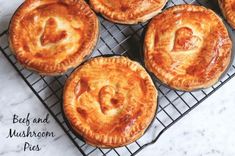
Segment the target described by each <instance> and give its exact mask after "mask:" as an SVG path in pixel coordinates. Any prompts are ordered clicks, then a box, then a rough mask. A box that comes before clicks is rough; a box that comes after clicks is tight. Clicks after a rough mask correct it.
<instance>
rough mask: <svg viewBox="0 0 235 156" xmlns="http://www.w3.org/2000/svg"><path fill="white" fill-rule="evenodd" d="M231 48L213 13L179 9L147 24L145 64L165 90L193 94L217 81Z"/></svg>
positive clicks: (159, 16) (170, 9)
mask: <svg viewBox="0 0 235 156" xmlns="http://www.w3.org/2000/svg"><path fill="white" fill-rule="evenodd" d="M231 48H232V42H231V40H230V38H229V34H228V32H227V29H226V27H225V26H224V24H223V22H222V20H221V19H220V18H219V17H218V16H217V15H216V14H215V13H214V12H213V11H212V10H209V9H206V8H204V7H202V6H195V5H179V6H175V7H172V8H169V9H167V10H166V11H164V12H163V13H161V14H159V15H158V16H156V17H155V18H154V19H153V20H152V21H151V22H150V23H149V25H148V29H147V32H146V36H145V41H144V51H145V52H144V53H145V64H146V67H147V68H148V69H149V70H150V71H151V72H153V73H154V74H155V76H156V77H157V78H158V79H159V80H161V81H162V82H163V83H165V84H167V85H168V86H170V87H172V88H175V89H178V90H185V91H192V90H195V89H200V88H207V87H209V86H211V85H213V84H214V83H215V82H217V81H218V79H219V78H220V76H221V75H222V73H223V72H224V71H225V70H226V68H227V67H228V65H229V62H230V59H231Z"/></svg>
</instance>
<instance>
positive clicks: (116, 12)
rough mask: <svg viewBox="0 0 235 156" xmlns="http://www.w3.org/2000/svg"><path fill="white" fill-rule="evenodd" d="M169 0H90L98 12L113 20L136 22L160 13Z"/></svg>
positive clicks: (122, 22) (127, 22) (117, 21)
mask: <svg viewBox="0 0 235 156" xmlns="http://www.w3.org/2000/svg"><path fill="white" fill-rule="evenodd" d="M166 2H167V0H90V5H91V6H92V8H94V10H95V11H96V12H98V13H101V14H102V15H103V16H104V17H105V18H107V19H108V20H110V21H112V22H116V23H121V24H136V23H140V22H145V21H147V20H149V19H150V18H152V17H153V16H155V15H156V14H158V13H159V12H160V11H161V9H162V8H163V7H164V5H165V4H166Z"/></svg>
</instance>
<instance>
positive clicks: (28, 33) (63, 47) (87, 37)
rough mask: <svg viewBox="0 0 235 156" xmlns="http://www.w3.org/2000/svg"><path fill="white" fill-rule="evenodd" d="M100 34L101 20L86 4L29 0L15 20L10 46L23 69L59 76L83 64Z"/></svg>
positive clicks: (13, 19)
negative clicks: (99, 21)
mask: <svg viewBox="0 0 235 156" xmlns="http://www.w3.org/2000/svg"><path fill="white" fill-rule="evenodd" d="M98 34H99V23H98V18H97V17H96V15H95V13H94V12H93V11H92V10H91V9H90V8H89V6H88V5H87V4H86V3H85V2H84V1H77V0H26V1H25V2H24V3H23V4H22V5H21V6H20V7H19V8H18V10H17V11H16V12H15V14H14V16H13V18H12V20H11V23H10V26H9V43H10V47H11V49H12V52H13V53H14V54H15V56H16V58H17V59H18V60H19V62H20V63H21V64H22V65H23V66H25V67H26V68H28V69H31V70H34V71H37V72H38V73H40V74H42V75H57V74H62V73H64V72H65V71H67V70H68V69H69V68H72V67H76V66H77V65H78V64H80V63H81V62H82V61H83V59H84V57H86V56H87V55H89V54H90V53H91V52H92V50H93V48H94V46H95V45H96V42H97V39H98V36H99V35H98Z"/></svg>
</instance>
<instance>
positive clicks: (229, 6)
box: [218, 0, 235, 29]
mask: <svg viewBox="0 0 235 156" xmlns="http://www.w3.org/2000/svg"><path fill="white" fill-rule="evenodd" d="M218 3H219V6H220V8H221V11H222V13H223V15H224V17H225V18H226V20H227V21H228V23H229V24H230V25H231V26H232V27H233V28H234V29H235V0H218Z"/></svg>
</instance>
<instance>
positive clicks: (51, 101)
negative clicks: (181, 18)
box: [0, 0, 235, 156]
mask: <svg viewBox="0 0 235 156" xmlns="http://www.w3.org/2000/svg"><path fill="white" fill-rule="evenodd" d="M185 3H187V4H191V3H193V4H199V5H204V6H206V7H209V8H212V9H213V10H215V11H217V12H218V14H220V13H219V10H218V6H216V4H214V2H212V1H209V0H201V1H200V0H196V1H195V0H169V1H168V3H167V4H166V7H165V8H168V7H170V6H174V5H178V4H185ZM220 15H221V14H220ZM100 23H101V33H100V34H101V36H100V41H99V43H98V45H97V47H96V49H95V52H94V53H93V54H92V56H91V57H94V56H98V55H107V54H119V55H125V56H128V57H130V58H131V59H134V60H137V61H139V62H141V55H140V53H139V51H140V49H141V48H140V46H138V45H140V41H141V40H142V33H143V29H144V28H145V26H146V23H144V24H138V25H132V26H127V25H118V24H114V23H110V22H108V21H107V20H105V19H103V18H102V17H100ZM228 28H229V27H228ZM229 29H231V28H229ZM230 35H231V38H233V40H234V38H235V33H234V32H233V30H231V31H230ZM0 39H1V42H0V51H2V53H3V54H4V56H5V57H6V59H8V60H9V62H10V63H11V64H12V66H13V67H14V68H15V70H16V71H17V72H18V73H19V75H20V76H21V77H22V78H23V80H24V81H25V82H26V84H27V85H28V86H29V87H30V88H31V90H32V91H33V92H34V94H35V95H36V96H37V97H38V98H39V100H40V101H41V102H42V104H43V105H44V106H45V107H46V108H47V109H48V111H49V112H50V113H51V115H52V116H53V117H54V118H55V120H56V121H57V122H58V123H59V125H60V126H61V128H62V129H63V130H64V131H65V133H66V134H67V135H68V137H69V138H70V139H71V140H72V142H73V143H74V145H75V146H76V147H77V148H78V149H79V151H80V152H81V154H82V155H84V156H88V155H89V156H92V155H93V156H100V155H107V156H108V155H111V156H114V155H118V156H121V155H124V156H130V155H131V156H133V155H136V154H137V153H139V152H140V151H141V150H142V149H143V148H145V147H146V146H148V145H150V144H153V143H155V142H156V141H157V139H158V138H159V137H160V136H161V134H162V133H163V132H164V131H166V130H167V129H168V128H169V127H171V126H172V125H173V124H174V123H176V122H177V121H178V120H180V119H181V118H182V117H184V116H185V115H186V114H187V113H189V112H190V111H191V110H193V109H194V108H195V107H196V106H197V105H199V104H200V103H201V102H202V101H204V100H205V99H206V98H207V97H209V96H210V95H211V94H212V93H214V92H215V91H216V90H217V89H219V88H220V87H221V86H222V85H223V84H225V83H226V82H228V81H229V80H230V79H231V78H232V77H233V76H235V60H233V61H232V63H231V67H230V68H229V69H228V71H227V73H226V74H225V75H224V76H223V77H222V78H221V80H220V81H219V82H218V83H216V84H215V85H214V86H212V87H210V88H208V89H202V90H198V91H194V92H182V91H175V90H172V89H169V88H167V87H165V86H164V85H162V84H161V83H159V82H158V81H157V80H156V79H154V83H155V84H156V86H157V87H158V91H159V97H158V103H159V109H158V112H157V115H156V117H155V119H154V120H153V123H152V125H151V126H150V128H149V129H148V131H147V132H146V133H145V134H144V136H142V137H141V138H140V139H139V140H137V141H135V142H134V143H132V144H130V145H127V146H124V147H120V148H112V149H101V148H97V147H93V146H90V145H88V144H86V143H85V142H83V141H82V140H81V139H79V137H77V136H76V134H74V133H73V132H72V131H71V129H70V128H69V127H68V126H67V124H66V121H65V119H64V117H63V113H62V110H61V105H62V99H61V97H62V91H63V85H64V83H65V81H66V79H67V77H68V75H69V73H70V72H68V73H67V74H65V75H63V76H58V77H48V76H40V75H38V74H36V73H33V72H31V71H28V70H27V69H25V68H23V67H22V66H21V65H20V64H19V63H18V62H17V61H16V59H15V57H14V56H13V55H12V53H11V52H10V49H9V45H8V43H7V30H6V31H4V32H3V33H1V34H0Z"/></svg>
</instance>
